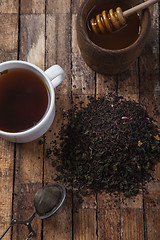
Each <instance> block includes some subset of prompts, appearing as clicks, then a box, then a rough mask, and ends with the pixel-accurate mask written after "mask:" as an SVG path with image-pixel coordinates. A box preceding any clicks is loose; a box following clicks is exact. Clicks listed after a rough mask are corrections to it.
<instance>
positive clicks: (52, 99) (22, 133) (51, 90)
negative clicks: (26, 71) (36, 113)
mask: <svg viewBox="0 0 160 240" xmlns="http://www.w3.org/2000/svg"><path fill="white" fill-rule="evenodd" d="M12 63H13V64H22V65H24V68H25V65H27V66H29V67H31V68H32V69H36V71H37V72H39V73H40V74H41V76H42V78H43V79H44V80H45V81H44V82H45V84H46V86H47V88H48V91H49V95H50V103H49V106H48V107H47V109H46V112H45V114H44V115H43V117H42V118H41V119H40V120H39V122H38V123H37V124H36V125H34V126H32V127H30V128H28V129H26V130H23V131H20V132H7V131H3V130H0V135H3V136H4V137H8V136H10V137H20V136H27V135H30V134H33V133H34V131H38V130H40V128H41V126H42V125H43V124H44V123H45V122H47V120H48V119H49V118H50V115H51V114H52V112H53V109H54V107H55V93H54V88H53V87H52V83H51V80H50V79H49V77H48V76H47V74H45V71H43V70H42V69H40V68H39V67H38V66H36V65H34V64H32V63H29V62H26V61H21V60H10V61H5V62H2V63H0V67H1V66H4V65H7V64H12ZM13 68H15V67H13ZM17 68H18V66H17ZM11 69H12V68H11Z"/></svg>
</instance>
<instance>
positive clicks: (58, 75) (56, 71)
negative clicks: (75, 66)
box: [45, 65, 65, 88]
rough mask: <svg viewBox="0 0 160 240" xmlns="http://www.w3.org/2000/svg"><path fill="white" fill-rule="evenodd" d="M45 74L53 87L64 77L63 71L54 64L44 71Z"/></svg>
mask: <svg viewBox="0 0 160 240" xmlns="http://www.w3.org/2000/svg"><path fill="white" fill-rule="evenodd" d="M45 74H46V75H47V76H48V77H49V79H50V80H51V82H52V86H53V88H56V87H57V86H58V85H59V84H60V83H61V82H62V81H63V79H64V77H65V73H64V71H63V69H62V68H61V67H60V66H59V65H54V66H52V67H50V68H48V69H47V70H46V71H45Z"/></svg>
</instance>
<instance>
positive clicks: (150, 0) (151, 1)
mask: <svg viewBox="0 0 160 240" xmlns="http://www.w3.org/2000/svg"><path fill="white" fill-rule="evenodd" d="M159 1H160V0H148V1H146V2H143V3H141V4H139V5H137V6H135V7H133V8H130V9H128V10H126V11H124V12H123V16H124V17H125V18H126V17H128V16H130V15H132V14H133V13H137V12H139V11H141V10H143V9H145V8H147V7H149V6H150V5H153V4H155V3H157V2H159Z"/></svg>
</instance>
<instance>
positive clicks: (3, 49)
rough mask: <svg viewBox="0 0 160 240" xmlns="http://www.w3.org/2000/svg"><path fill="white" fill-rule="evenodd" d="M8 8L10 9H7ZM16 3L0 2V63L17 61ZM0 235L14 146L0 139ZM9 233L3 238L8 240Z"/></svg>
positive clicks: (8, 203) (7, 210)
mask: <svg viewBox="0 0 160 240" xmlns="http://www.w3.org/2000/svg"><path fill="white" fill-rule="evenodd" d="M8 6H10V9H9V8H8ZM18 6H19V5H18V1H12V0H10V1H7V0H3V1H1V2H0V19H1V22H2V23H3V25H1V28H0V59H1V62H3V61H7V60H11V59H17V48H18V11H17V9H18ZM0 162H1V163H0V189H1V191H0V235H1V234H2V233H3V232H4V231H5V230H6V228H7V227H8V226H9V223H10V221H11V218H12V201H13V195H12V194H13V191H14V190H13V182H14V144H13V143H10V142H7V141H5V140H3V139H1V138H0ZM10 235H11V231H9V232H8V233H7V235H6V236H5V237H4V240H5V239H10Z"/></svg>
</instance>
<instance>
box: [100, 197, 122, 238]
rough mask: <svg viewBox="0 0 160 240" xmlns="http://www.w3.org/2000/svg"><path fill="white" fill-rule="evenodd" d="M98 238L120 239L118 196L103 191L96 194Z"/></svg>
mask: <svg viewBox="0 0 160 240" xmlns="http://www.w3.org/2000/svg"><path fill="white" fill-rule="evenodd" d="M97 204H98V213H97V221H98V223H97V224H98V240H101V239H105V240H120V239H121V235H120V231H121V215H120V197H119V194H118V195H117V196H115V195H112V196H110V195H109V194H106V193H103V194H98V198H97Z"/></svg>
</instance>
